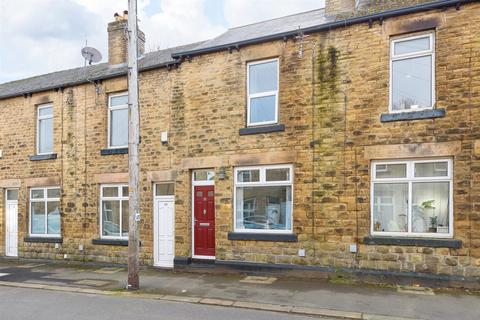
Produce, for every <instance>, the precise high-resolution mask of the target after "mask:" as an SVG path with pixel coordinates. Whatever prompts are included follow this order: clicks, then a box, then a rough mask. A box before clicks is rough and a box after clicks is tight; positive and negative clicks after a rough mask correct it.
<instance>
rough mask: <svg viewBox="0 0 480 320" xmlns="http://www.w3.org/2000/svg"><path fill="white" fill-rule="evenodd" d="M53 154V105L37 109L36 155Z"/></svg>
mask: <svg viewBox="0 0 480 320" xmlns="http://www.w3.org/2000/svg"><path fill="white" fill-rule="evenodd" d="M51 153H53V105H51V104H45V105H40V106H38V107H37V154H39V155H42V154H51Z"/></svg>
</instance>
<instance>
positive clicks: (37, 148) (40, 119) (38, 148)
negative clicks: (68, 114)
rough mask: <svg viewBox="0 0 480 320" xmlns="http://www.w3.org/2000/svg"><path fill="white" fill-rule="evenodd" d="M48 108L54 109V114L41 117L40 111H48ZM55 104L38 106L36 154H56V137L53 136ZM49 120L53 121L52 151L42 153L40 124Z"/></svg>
mask: <svg viewBox="0 0 480 320" xmlns="http://www.w3.org/2000/svg"><path fill="white" fill-rule="evenodd" d="M48 108H51V109H52V114H51V115H46V116H41V115H40V110H42V109H48ZM53 109H54V108H53V103H46V104H42V105H38V106H37V134H36V137H37V143H36V154H37V155H48V154H53V153H54V152H55V144H54V141H55V139H54V136H53V132H54V125H53V121H54V110H53ZM49 119H52V151H50V152H40V122H41V121H42V120H49Z"/></svg>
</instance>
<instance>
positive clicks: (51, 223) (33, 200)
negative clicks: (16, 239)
mask: <svg viewBox="0 0 480 320" xmlns="http://www.w3.org/2000/svg"><path fill="white" fill-rule="evenodd" d="M30 235H32V236H60V188H32V189H30Z"/></svg>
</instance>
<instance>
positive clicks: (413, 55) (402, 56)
mask: <svg viewBox="0 0 480 320" xmlns="http://www.w3.org/2000/svg"><path fill="white" fill-rule="evenodd" d="M427 37H428V38H429V41H430V50H423V51H417V52H414V53H406V54H399V55H395V44H396V43H399V42H405V41H409V40H415V39H421V38H427ZM428 56H431V57H432V65H431V72H432V88H431V94H432V96H431V99H432V105H431V106H430V107H421V108H417V109H408V110H393V63H394V62H395V61H401V60H406V59H411V58H421V57H428ZM389 60H390V86H389V107H388V111H389V113H406V112H417V111H423V110H434V109H435V105H436V101H435V100H436V94H435V87H436V86H435V75H436V73H435V31H428V32H423V33H420V34H415V35H412V34H409V35H404V36H401V37H395V38H391V39H390V59H389Z"/></svg>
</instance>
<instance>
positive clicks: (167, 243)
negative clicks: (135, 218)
mask: <svg viewBox="0 0 480 320" xmlns="http://www.w3.org/2000/svg"><path fill="white" fill-rule="evenodd" d="M154 207H155V212H154V218H153V220H154V221H153V223H154V265H155V266H157V267H164V268H173V258H174V255H175V253H174V237H175V235H174V228H175V227H174V208H175V201H174V197H160V198H155V206H154Z"/></svg>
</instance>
